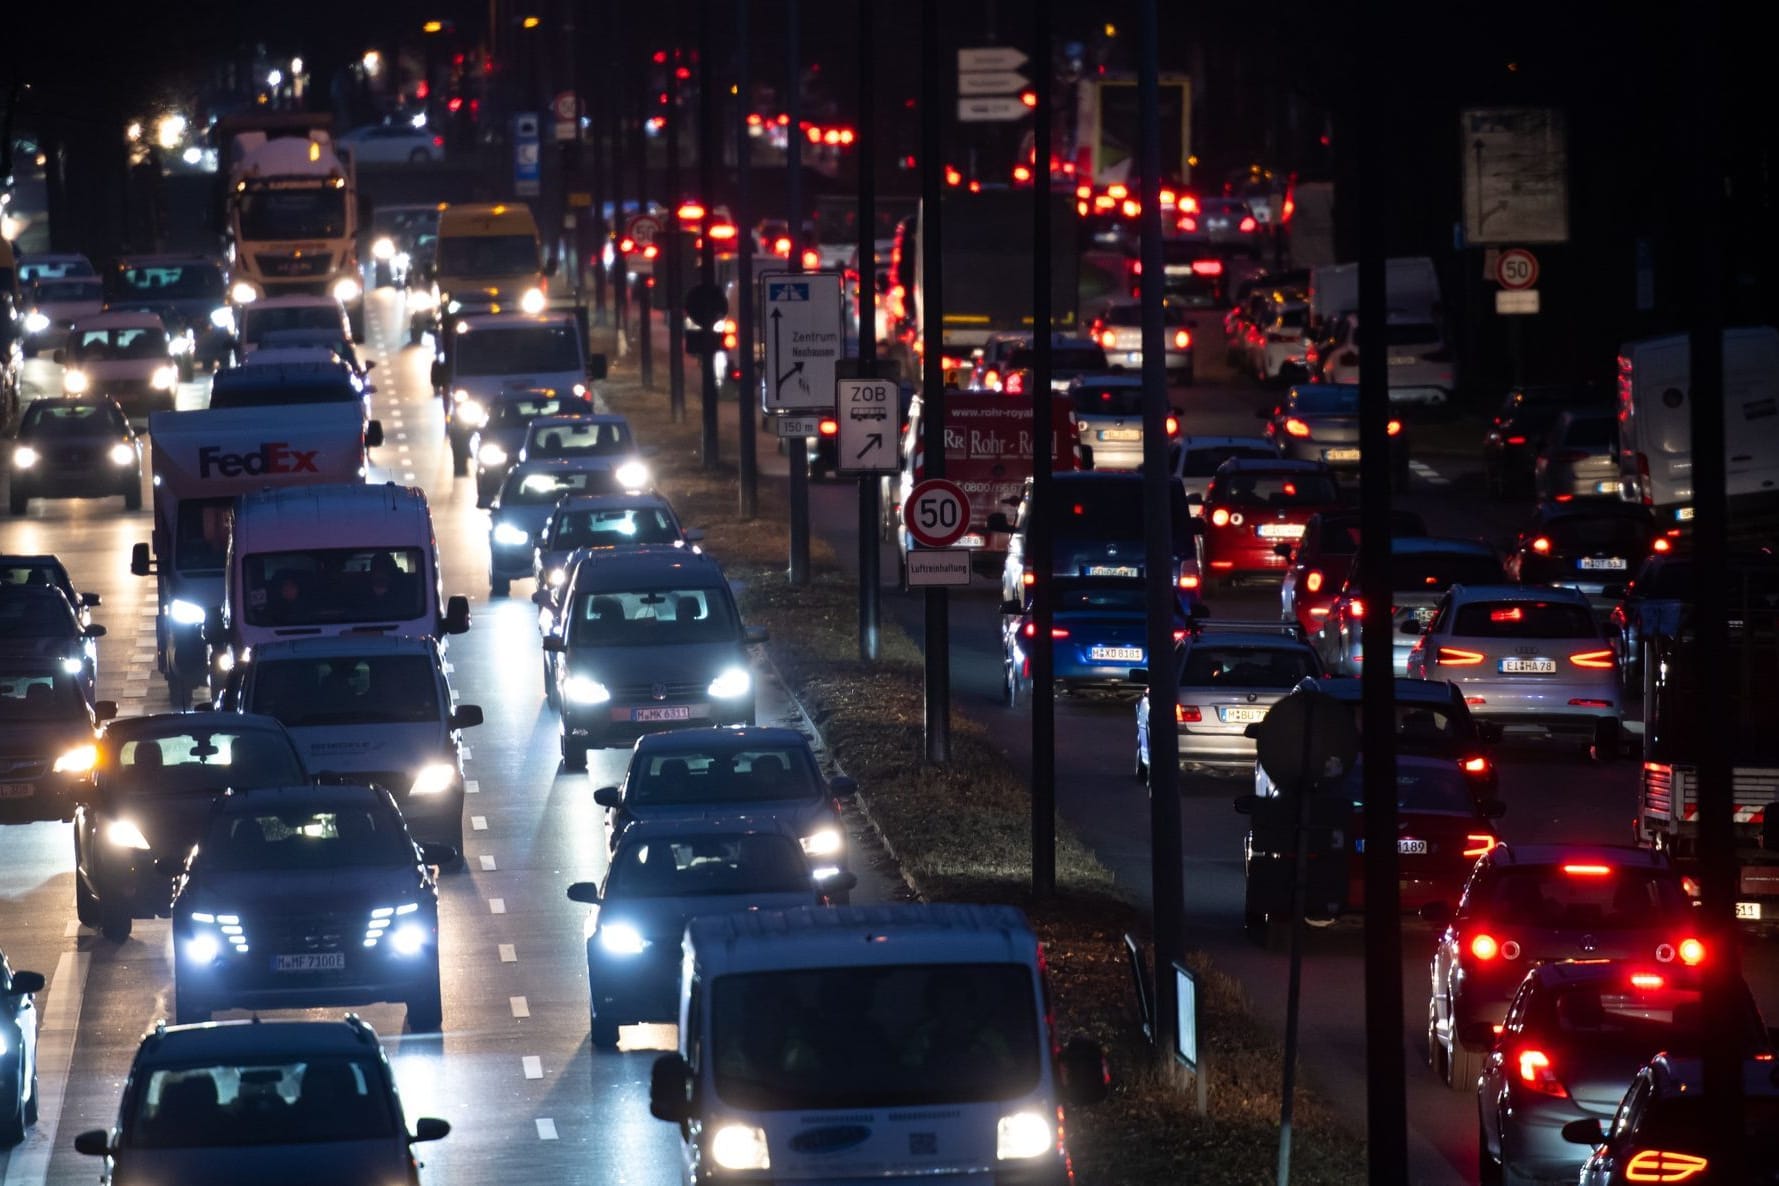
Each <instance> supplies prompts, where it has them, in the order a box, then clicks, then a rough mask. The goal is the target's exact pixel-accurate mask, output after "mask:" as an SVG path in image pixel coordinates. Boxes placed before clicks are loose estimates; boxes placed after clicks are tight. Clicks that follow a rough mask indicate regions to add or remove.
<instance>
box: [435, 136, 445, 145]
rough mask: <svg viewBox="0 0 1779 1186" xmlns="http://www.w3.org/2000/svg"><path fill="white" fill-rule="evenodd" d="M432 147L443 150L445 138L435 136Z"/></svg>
mask: <svg viewBox="0 0 1779 1186" xmlns="http://www.w3.org/2000/svg"><path fill="white" fill-rule="evenodd" d="M432 146H433V147H434V148H443V147H444V146H445V138H444V137H443V136H434V137H433V138H432Z"/></svg>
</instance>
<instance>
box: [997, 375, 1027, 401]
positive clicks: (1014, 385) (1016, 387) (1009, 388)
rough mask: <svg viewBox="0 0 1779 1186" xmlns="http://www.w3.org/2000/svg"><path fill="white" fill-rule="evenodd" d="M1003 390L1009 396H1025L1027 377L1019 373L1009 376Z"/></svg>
mask: <svg viewBox="0 0 1779 1186" xmlns="http://www.w3.org/2000/svg"><path fill="white" fill-rule="evenodd" d="M1002 390H1004V391H1006V393H1007V394H1008V395H1023V394H1025V375H1024V374H1022V373H1021V372H1019V371H1014V372H1013V373H1012V374H1011V375H1008V376H1007V382H1006V383H1005V384H1004V385H1003V387H1002Z"/></svg>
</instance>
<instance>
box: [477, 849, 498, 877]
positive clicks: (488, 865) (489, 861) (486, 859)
mask: <svg viewBox="0 0 1779 1186" xmlns="http://www.w3.org/2000/svg"><path fill="white" fill-rule="evenodd" d="M476 859H477V860H479V861H480V862H481V863H482V872H484V873H492V872H494V858H493V857H491V856H489V855H488V854H487V853H483V854H482V855H481V856H480V857H477V858H476Z"/></svg>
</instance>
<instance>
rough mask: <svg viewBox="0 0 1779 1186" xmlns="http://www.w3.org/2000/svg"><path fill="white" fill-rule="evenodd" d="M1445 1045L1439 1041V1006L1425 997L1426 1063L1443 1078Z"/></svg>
mask: <svg viewBox="0 0 1779 1186" xmlns="http://www.w3.org/2000/svg"><path fill="white" fill-rule="evenodd" d="M1444 1056H1445V1047H1444V1046H1442V1045H1440V1042H1439V1008H1438V1006H1437V1005H1435V1004H1434V1003H1433V999H1432V998H1431V997H1429V998H1427V1065H1428V1066H1430V1067H1432V1068H1433V1073H1434V1074H1435V1075H1436V1076H1438V1077H1439V1078H1441V1079H1443V1078H1445V1057H1444Z"/></svg>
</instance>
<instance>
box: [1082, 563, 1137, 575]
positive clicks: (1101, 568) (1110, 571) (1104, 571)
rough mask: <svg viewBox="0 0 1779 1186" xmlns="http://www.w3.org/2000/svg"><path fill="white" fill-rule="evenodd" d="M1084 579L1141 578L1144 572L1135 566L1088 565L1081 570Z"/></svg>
mask: <svg viewBox="0 0 1779 1186" xmlns="http://www.w3.org/2000/svg"><path fill="white" fill-rule="evenodd" d="M1081 575H1082V576H1084V577H1140V576H1142V575H1143V570H1142V569H1140V568H1138V567H1137V566H1136V565H1134V564H1088V565H1085V566H1084V567H1083V568H1082V569H1081Z"/></svg>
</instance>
